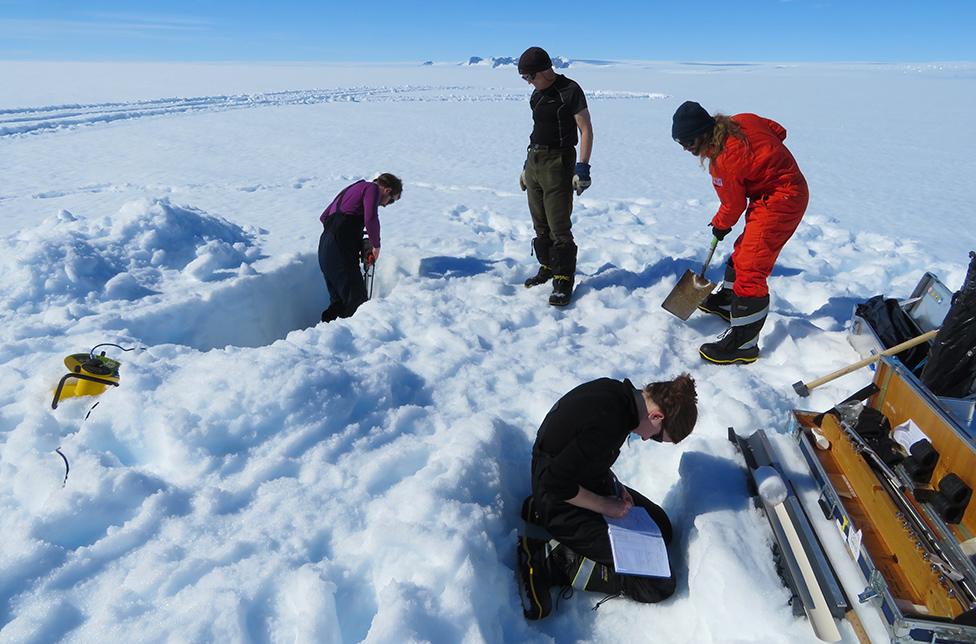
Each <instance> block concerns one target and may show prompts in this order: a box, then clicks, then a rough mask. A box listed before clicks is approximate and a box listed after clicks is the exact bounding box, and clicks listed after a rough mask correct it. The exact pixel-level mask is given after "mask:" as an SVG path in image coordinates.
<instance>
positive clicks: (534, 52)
mask: <svg viewBox="0 0 976 644" xmlns="http://www.w3.org/2000/svg"><path fill="white" fill-rule="evenodd" d="M550 67H552V59H551V58H549V54H547V53H546V50H545V49H543V48H542V47H529V48H528V49H526V50H525V51H523V52H522V55H521V56H519V62H518V72H519V74H537V73H539V72H544V71H546V70H547V69H549V68H550Z"/></svg>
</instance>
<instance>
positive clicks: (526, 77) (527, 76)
mask: <svg viewBox="0 0 976 644" xmlns="http://www.w3.org/2000/svg"><path fill="white" fill-rule="evenodd" d="M535 75H536V72H533V73H531V74H521V76H522V80H524V81H528V82H531V81H534V80H535Z"/></svg>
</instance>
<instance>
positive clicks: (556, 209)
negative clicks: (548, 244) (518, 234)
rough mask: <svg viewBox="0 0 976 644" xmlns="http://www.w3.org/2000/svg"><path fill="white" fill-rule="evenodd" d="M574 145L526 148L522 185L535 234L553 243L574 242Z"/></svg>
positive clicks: (567, 243) (565, 243) (564, 243)
mask: <svg viewBox="0 0 976 644" xmlns="http://www.w3.org/2000/svg"><path fill="white" fill-rule="evenodd" d="M575 167H576V148H574V147H568V148H561V149H558V150H529V151H528V158H527V159H526V164H525V186H526V192H527V193H528V196H529V212H530V213H531V214H532V227H533V228H534V229H535V236H536V237H540V238H542V239H546V238H548V239H549V240H550V241H552V243H553V244H554V245H557V246H558V245H569V244H572V243H573V231H572V226H573V222H572V219H571V215H572V214H573V172H574V170H575Z"/></svg>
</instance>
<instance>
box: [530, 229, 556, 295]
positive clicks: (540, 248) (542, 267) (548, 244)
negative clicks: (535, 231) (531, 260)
mask: <svg viewBox="0 0 976 644" xmlns="http://www.w3.org/2000/svg"><path fill="white" fill-rule="evenodd" d="M532 248H534V249H535V256H536V259H538V260H539V272H538V273H536V274H535V275H533V276H532V277H530V278H529V279H527V280H525V288H532V287H533V286H538V285H539V284H545V283H546V282H548V281H549V280H550V279H552V257H551V254H552V253H551V251H552V241H551V240H550V239H549V238H548V237H536V238H535V239H533V240H532Z"/></svg>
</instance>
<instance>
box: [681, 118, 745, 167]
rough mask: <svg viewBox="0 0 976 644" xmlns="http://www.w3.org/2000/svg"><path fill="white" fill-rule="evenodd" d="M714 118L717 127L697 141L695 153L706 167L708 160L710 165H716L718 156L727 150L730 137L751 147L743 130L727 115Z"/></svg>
mask: <svg viewBox="0 0 976 644" xmlns="http://www.w3.org/2000/svg"><path fill="white" fill-rule="evenodd" d="M712 118H714V119H715V127H713V128H712V131H711V132H710V133H709V134H708V135H704V136H702V137H700V139H699V140H696V141H695V148H694V153H695V154H696V155H698V158H699V160H700V161H701V164H702V166H704V165H705V160H706V159H707V160H708V163H709V165H711V164H712V163H715V159H717V158H718V155H720V154H722V151H723V150H725V143H726V142H727V141H728V139H729V137H730V136H734V137H735V138H737V139H739V140H740V141H742V142H743V143H745V144H746V146H748V145H749V140H748V139H746V135H745V134H743V132H742V128H741V127H739V124H738V123H736V122H735V121H733V120H732V119H731V118H730V117H728V116H726V115H725V114H715V116H713V117H712Z"/></svg>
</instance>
